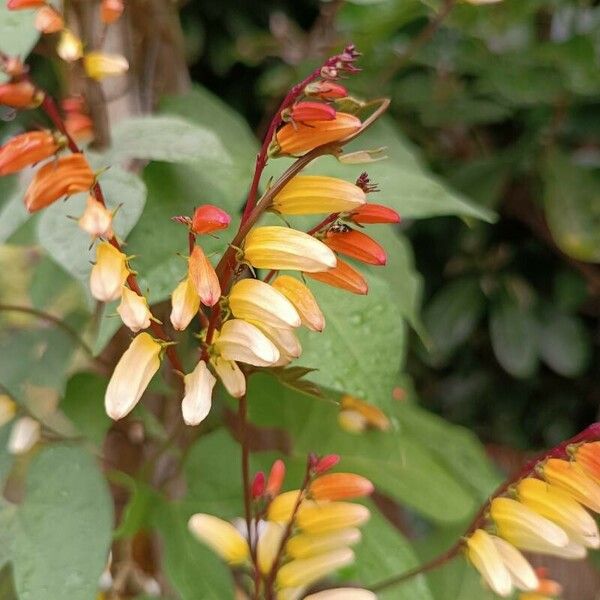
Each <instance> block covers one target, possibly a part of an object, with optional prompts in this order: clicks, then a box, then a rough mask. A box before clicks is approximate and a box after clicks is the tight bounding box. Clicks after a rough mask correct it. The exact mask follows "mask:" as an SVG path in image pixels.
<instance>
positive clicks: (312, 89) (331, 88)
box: [304, 81, 348, 100]
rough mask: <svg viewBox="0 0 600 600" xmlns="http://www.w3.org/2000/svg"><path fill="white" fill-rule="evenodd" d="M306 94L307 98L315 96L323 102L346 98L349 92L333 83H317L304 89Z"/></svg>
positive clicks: (310, 84)
mask: <svg viewBox="0 0 600 600" xmlns="http://www.w3.org/2000/svg"><path fill="white" fill-rule="evenodd" d="M304 93H305V94H306V95H307V96H315V97H317V98H322V99H323V100H335V99H336V98H345V97H346V96H347V95H348V90H347V89H346V88H345V87H344V86H343V85H340V84H339V83H334V82H333V81H315V82H313V83H309V84H308V85H307V86H306V87H305V88H304Z"/></svg>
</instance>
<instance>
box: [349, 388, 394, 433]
mask: <svg viewBox="0 0 600 600" xmlns="http://www.w3.org/2000/svg"><path fill="white" fill-rule="evenodd" d="M341 407H342V412H341V413H340V414H342V413H344V412H354V413H356V414H358V415H360V416H361V417H362V418H363V419H364V424H365V427H368V426H370V427H373V428H375V429H379V430H380V431H388V429H389V428H390V420H389V419H388V418H387V416H386V415H385V413H383V412H382V411H381V410H380V409H379V408H377V407H376V406H375V405H373V404H369V403H368V402H364V401H362V400H359V399H358V398H355V397H354V396H350V395H348V394H347V395H345V396H342V399H341Z"/></svg>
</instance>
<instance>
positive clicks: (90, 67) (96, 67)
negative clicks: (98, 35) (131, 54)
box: [83, 52, 129, 81]
mask: <svg viewBox="0 0 600 600" xmlns="http://www.w3.org/2000/svg"><path fill="white" fill-rule="evenodd" d="M83 67H84V69H85V73H86V75H87V76H88V77H91V78H92V79H95V80H96V81H101V80H102V79H104V78H105V77H114V76H115V75H122V74H123V73H126V72H127V70H128V69H129V63H128V62H127V59H126V58H125V57H124V56H121V55H120V54H106V53H105V52H88V53H87V54H86V55H85V56H84V57H83Z"/></svg>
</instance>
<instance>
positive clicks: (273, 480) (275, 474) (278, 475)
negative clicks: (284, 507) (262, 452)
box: [265, 458, 285, 498]
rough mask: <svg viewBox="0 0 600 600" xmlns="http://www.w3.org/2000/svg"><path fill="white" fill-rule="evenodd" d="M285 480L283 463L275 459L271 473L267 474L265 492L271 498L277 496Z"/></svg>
mask: <svg viewBox="0 0 600 600" xmlns="http://www.w3.org/2000/svg"><path fill="white" fill-rule="evenodd" d="M284 478H285V463H284V462H283V461H282V460H281V459H279V458H278V459H277V460H276V461H275V462H274V463H273V466H272V467H271V471H270V472H269V478H268V479H267V487H266V489H265V492H266V493H267V495H268V496H270V497H271V498H274V497H275V496H277V494H279V490H280V489H281V486H282V485H283V479H284Z"/></svg>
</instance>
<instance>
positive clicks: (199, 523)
mask: <svg viewBox="0 0 600 600" xmlns="http://www.w3.org/2000/svg"><path fill="white" fill-rule="evenodd" d="M188 528H189V530H190V531H191V532H192V533H193V534H194V535H195V536H196V537H197V538H198V539H199V540H200V541H202V542H204V543H205V544H206V545H207V546H210V548H212V549H213V550H214V551H215V552H216V553H217V554H218V555H219V556H220V557H221V558H223V559H224V560H226V561H227V562H228V563H229V564H230V565H240V564H242V563H244V562H246V560H248V557H249V556H250V551H249V549H248V544H247V542H246V539H245V538H244V536H243V535H242V534H241V533H240V532H239V531H238V530H237V529H236V528H235V527H234V526H233V525H232V524H231V523H229V522H227V521H223V519H219V518H217V517H213V516H212V515H206V514H203V513H198V514H195V515H192V517H191V518H190V520H189V521H188Z"/></svg>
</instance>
